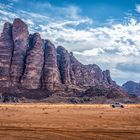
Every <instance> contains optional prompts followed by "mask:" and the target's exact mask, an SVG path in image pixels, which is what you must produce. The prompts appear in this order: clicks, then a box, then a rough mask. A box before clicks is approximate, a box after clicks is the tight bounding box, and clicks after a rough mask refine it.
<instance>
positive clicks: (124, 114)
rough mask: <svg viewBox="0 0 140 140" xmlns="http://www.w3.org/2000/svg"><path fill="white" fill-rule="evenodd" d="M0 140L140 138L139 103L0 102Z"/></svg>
mask: <svg viewBox="0 0 140 140" xmlns="http://www.w3.org/2000/svg"><path fill="white" fill-rule="evenodd" d="M0 140H140V105H125V108H111V106H110V105H100V104H96V105H69V104H45V103H34V104H32V103H30V104H28V103H26V104H0Z"/></svg>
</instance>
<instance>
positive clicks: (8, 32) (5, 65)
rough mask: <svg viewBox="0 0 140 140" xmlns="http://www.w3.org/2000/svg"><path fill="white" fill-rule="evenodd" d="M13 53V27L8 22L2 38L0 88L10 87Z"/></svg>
mask: <svg viewBox="0 0 140 140" xmlns="http://www.w3.org/2000/svg"><path fill="white" fill-rule="evenodd" d="M12 51H13V41H12V25H11V24H10V23H8V22H7V23H5V24H4V28H3V32H2V34H1V37H0V87H9V86H10V67H11V58H12Z"/></svg>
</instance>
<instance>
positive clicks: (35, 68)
mask: <svg viewBox="0 0 140 140" xmlns="http://www.w3.org/2000/svg"><path fill="white" fill-rule="evenodd" d="M30 44H31V46H30V50H29V51H28V52H27V57H26V68H25V71H24V74H23V76H22V79H21V84H22V87H23V88H27V89H38V88H40V87H41V74H42V68H43V64H44V48H43V42H42V39H41V37H40V34H38V33H35V34H34V35H33V38H32V41H31V42H30Z"/></svg>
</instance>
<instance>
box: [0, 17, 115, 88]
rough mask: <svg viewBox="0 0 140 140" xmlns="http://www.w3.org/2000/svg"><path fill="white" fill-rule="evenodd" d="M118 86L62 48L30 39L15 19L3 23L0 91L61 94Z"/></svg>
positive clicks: (0, 49)
mask: <svg viewBox="0 0 140 140" xmlns="http://www.w3.org/2000/svg"><path fill="white" fill-rule="evenodd" d="M101 84H103V85H106V86H110V85H111V86H117V85H116V83H115V82H114V81H113V80H112V79H111V76H110V72H109V70H106V71H102V70H101V69H100V68H99V66H97V65H95V64H93V65H83V64H81V63H80V62H79V61H78V60H77V59H76V58H75V57H74V56H73V54H72V53H69V52H68V51H67V50H66V49H65V48H63V47H62V46H59V47H57V48H55V46H54V45H53V44H52V43H51V42H50V41H49V40H42V39H41V37H40V35H39V33H35V34H33V35H29V32H28V26H27V25H26V24H25V23H24V22H23V21H22V20H21V19H15V20H14V22H13V24H10V23H5V25H4V29H3V33H2V34H1V37H0V87H12V86H14V87H22V88H23V89H47V90H50V91H53V90H64V89H65V87H67V86H70V85H73V86H75V87H88V86H95V85H101Z"/></svg>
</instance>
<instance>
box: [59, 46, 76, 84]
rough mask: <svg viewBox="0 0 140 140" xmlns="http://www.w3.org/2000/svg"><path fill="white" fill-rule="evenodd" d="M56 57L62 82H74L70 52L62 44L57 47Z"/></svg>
mask: <svg viewBox="0 0 140 140" xmlns="http://www.w3.org/2000/svg"><path fill="white" fill-rule="evenodd" d="M57 59H58V66H59V70H60V74H61V80H62V83H63V84H66V85H69V84H75V78H74V73H73V71H72V67H71V61H70V54H69V53H68V51H67V50H66V49H65V48H64V47H62V46H58V47H57Z"/></svg>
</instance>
